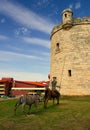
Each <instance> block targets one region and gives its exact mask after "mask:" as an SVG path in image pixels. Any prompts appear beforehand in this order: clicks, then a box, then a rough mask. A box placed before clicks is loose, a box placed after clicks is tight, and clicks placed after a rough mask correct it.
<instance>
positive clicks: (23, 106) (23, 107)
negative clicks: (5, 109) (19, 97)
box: [22, 103, 26, 114]
mask: <svg viewBox="0 0 90 130" xmlns="http://www.w3.org/2000/svg"><path fill="white" fill-rule="evenodd" d="M25 105H26V104H25V103H23V104H22V112H23V113H24V114H26V113H25Z"/></svg>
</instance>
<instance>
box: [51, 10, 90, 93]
mask: <svg viewBox="0 0 90 130" xmlns="http://www.w3.org/2000/svg"><path fill="white" fill-rule="evenodd" d="M64 13H65V11H64ZM66 13H67V17H69V14H68V13H69V12H67V10H66ZM70 17H72V16H71V15H70ZM68 19H69V18H68ZM68 19H65V24H68V22H67V20H68ZM70 19H71V20H72V21H73V26H72V27H71V26H70V28H69V26H68V28H63V27H62V25H63V23H64V21H63V22H62V23H61V24H60V26H59V25H58V26H55V27H54V29H53V31H52V33H51V64H50V77H51V80H52V77H54V76H56V77H57V85H58V86H60V85H61V88H60V91H61V94H63V95H90V17H85V18H83V19H82V20H81V19H78V18H76V19H74V18H70ZM63 20H64V19H63ZM57 43H59V51H56V48H57ZM70 73H71V76H70Z"/></svg>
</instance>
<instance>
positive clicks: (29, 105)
mask: <svg viewBox="0 0 90 130" xmlns="http://www.w3.org/2000/svg"><path fill="white" fill-rule="evenodd" d="M30 110H31V104H30V105H29V109H28V114H30Z"/></svg>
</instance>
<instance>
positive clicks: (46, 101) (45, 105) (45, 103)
mask: <svg viewBox="0 0 90 130" xmlns="http://www.w3.org/2000/svg"><path fill="white" fill-rule="evenodd" d="M48 100H49V99H48V98H47V99H45V101H44V108H47V103H48Z"/></svg>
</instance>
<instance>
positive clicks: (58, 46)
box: [56, 43, 60, 53]
mask: <svg viewBox="0 0 90 130" xmlns="http://www.w3.org/2000/svg"><path fill="white" fill-rule="evenodd" d="M58 52H60V44H59V43H56V53H58Z"/></svg>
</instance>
